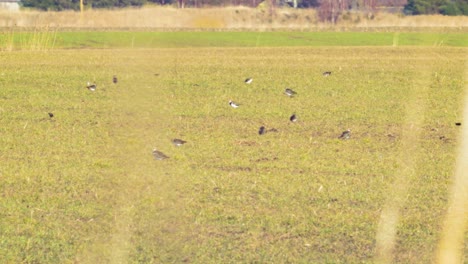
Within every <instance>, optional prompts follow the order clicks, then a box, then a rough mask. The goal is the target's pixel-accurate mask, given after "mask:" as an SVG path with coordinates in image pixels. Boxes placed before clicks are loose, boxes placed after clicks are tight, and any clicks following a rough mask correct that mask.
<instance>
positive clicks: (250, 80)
mask: <svg viewBox="0 0 468 264" xmlns="http://www.w3.org/2000/svg"><path fill="white" fill-rule="evenodd" d="M252 81H253V78H247V79H245V81H244V82H245V83H246V84H251V83H252Z"/></svg>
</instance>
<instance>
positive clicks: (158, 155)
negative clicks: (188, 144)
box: [153, 148, 169, 160]
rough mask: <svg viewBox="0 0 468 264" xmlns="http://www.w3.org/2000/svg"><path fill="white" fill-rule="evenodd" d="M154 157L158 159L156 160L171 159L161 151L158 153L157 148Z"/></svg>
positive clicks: (154, 150)
mask: <svg viewBox="0 0 468 264" xmlns="http://www.w3.org/2000/svg"><path fill="white" fill-rule="evenodd" d="M153 157H154V158H155V159H156V160H165V159H168V158H169V157H168V156H166V155H165V154H164V153H162V152H161V151H158V150H157V149H156V148H154V149H153Z"/></svg>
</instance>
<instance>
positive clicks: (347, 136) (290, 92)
mask: <svg viewBox="0 0 468 264" xmlns="http://www.w3.org/2000/svg"><path fill="white" fill-rule="evenodd" d="M322 75H323V76H324V77H328V76H330V75H331V71H326V72H324V73H323V74H322ZM244 82H245V83H246V84H251V83H252V82H253V78H247V79H245V81H244ZM284 94H285V95H287V96H288V97H294V96H296V95H297V92H296V91H294V90H293V89H291V88H286V89H285V90H284ZM229 105H230V106H231V107H232V108H239V107H240V106H241V104H238V103H236V102H234V101H233V100H229ZM297 120H298V118H297V115H296V114H295V113H293V114H292V115H291V116H290V117H289V121H291V122H293V123H294V122H297ZM267 132H278V130H277V129H276V128H270V129H266V128H265V126H261V127H260V128H259V129H258V134H259V135H264V134H266V133H267ZM338 138H339V139H342V140H347V139H350V138H351V130H350V129H347V130H346V131H343V133H342V134H341V135H340V136H339V137H338ZM185 143H187V142H186V141H184V140H182V139H177V138H176V139H173V140H172V144H173V145H175V146H178V147H179V146H182V145H183V144H185ZM153 157H154V158H155V159H156V160H165V159H168V158H169V157H168V156H167V155H166V154H164V153H162V152H161V151H159V150H157V149H156V148H154V149H153Z"/></svg>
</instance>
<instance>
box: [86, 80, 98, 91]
mask: <svg viewBox="0 0 468 264" xmlns="http://www.w3.org/2000/svg"><path fill="white" fill-rule="evenodd" d="M86 88H88V90H90V91H92V92H94V91H96V84H94V83H90V82H88V84H87V85H86Z"/></svg>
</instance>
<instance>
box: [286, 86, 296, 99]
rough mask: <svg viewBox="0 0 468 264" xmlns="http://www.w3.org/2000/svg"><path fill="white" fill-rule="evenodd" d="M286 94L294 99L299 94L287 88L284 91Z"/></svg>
mask: <svg viewBox="0 0 468 264" xmlns="http://www.w3.org/2000/svg"><path fill="white" fill-rule="evenodd" d="M284 93H285V94H286V95H287V96H289V97H292V96H294V95H296V94H297V93H296V92H295V91H293V90H292V89H290V88H286V90H284Z"/></svg>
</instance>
